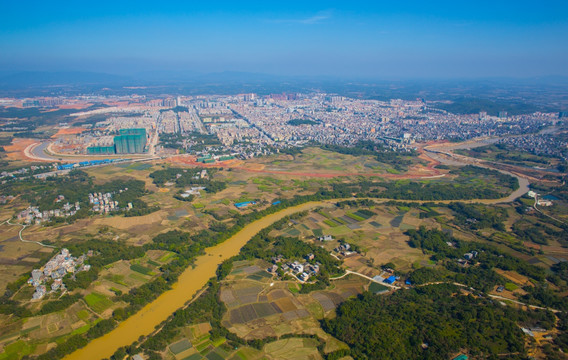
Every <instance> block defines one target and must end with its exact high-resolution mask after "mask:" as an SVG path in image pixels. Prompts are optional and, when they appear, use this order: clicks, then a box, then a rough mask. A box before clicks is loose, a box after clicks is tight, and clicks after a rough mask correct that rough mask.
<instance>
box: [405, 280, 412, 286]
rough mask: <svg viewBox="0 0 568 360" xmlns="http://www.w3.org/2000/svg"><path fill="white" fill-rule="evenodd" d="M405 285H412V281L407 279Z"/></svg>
mask: <svg viewBox="0 0 568 360" xmlns="http://www.w3.org/2000/svg"><path fill="white" fill-rule="evenodd" d="M404 283H405V284H406V285H412V281H410V280H408V279H407V280H406V281H405V282H404Z"/></svg>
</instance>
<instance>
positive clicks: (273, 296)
mask: <svg viewBox="0 0 568 360" xmlns="http://www.w3.org/2000/svg"><path fill="white" fill-rule="evenodd" d="M288 294H289V293H287V292H286V291H285V290H282V289H277V290H272V291H271V292H269V293H268V300H269V301H275V300H278V299H282V298H285V297H287V296H288Z"/></svg>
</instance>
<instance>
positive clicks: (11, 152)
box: [4, 138, 38, 160]
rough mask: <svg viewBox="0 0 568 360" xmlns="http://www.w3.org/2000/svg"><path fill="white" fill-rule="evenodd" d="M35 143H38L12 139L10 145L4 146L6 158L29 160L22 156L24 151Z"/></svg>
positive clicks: (29, 140) (32, 140)
mask: <svg viewBox="0 0 568 360" xmlns="http://www.w3.org/2000/svg"><path fill="white" fill-rule="evenodd" d="M37 142H38V141H37V140H35V139H20V138H14V139H13V140H12V144H11V145H6V146H4V150H5V151H6V157H7V158H8V160H30V159H28V157H27V156H26V155H25V154H24V150H25V149H26V148H27V147H28V146H30V145H31V144H35V143H37Z"/></svg>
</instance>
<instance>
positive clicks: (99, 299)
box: [85, 292, 112, 313]
mask: <svg viewBox="0 0 568 360" xmlns="http://www.w3.org/2000/svg"><path fill="white" fill-rule="evenodd" d="M85 302H86V303H87V305H89V307H90V308H91V309H93V310H94V311H95V312H97V313H101V312H103V311H105V310H106V309H108V308H109V307H111V306H112V301H111V300H110V299H109V298H107V297H106V296H104V295H103V294H99V293H97V292H92V293H90V294H89V295H87V296H85Z"/></svg>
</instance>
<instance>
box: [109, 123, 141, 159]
mask: <svg viewBox="0 0 568 360" xmlns="http://www.w3.org/2000/svg"><path fill="white" fill-rule="evenodd" d="M119 133H120V135H118V136H115V137H114V148H115V151H116V153H117V154H136V153H142V152H144V147H145V146H146V129H120V131H119Z"/></svg>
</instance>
